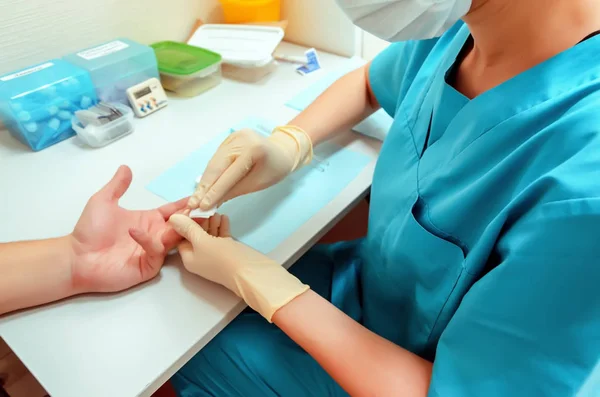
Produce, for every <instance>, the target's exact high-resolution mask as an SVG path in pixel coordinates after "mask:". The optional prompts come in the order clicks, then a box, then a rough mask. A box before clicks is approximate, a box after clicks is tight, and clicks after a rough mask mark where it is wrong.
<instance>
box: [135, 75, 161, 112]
mask: <svg viewBox="0 0 600 397" xmlns="http://www.w3.org/2000/svg"><path fill="white" fill-rule="evenodd" d="M125 92H126V93H127V98H129V103H130V104H131V107H132V108H133V111H134V112H135V115H136V116H138V117H146V116H147V115H149V114H152V113H154V112H156V111H157V110H159V109H162V108H164V107H165V106H167V95H166V94H165V90H163V88H162V85H161V84H160V81H159V80H158V79H157V78H155V77H152V78H151V79H148V80H146V81H144V82H143V83H140V84H137V85H134V86H133V87H129V88H128V89H127V91H125Z"/></svg>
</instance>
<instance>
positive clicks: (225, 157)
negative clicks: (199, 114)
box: [188, 125, 313, 211]
mask: <svg viewBox="0 0 600 397" xmlns="http://www.w3.org/2000/svg"><path fill="white" fill-rule="evenodd" d="M312 156H313V148H312V142H311V139H310V137H309V136H308V134H307V133H306V132H304V130H302V129H301V128H299V127H295V126H289V125H288V126H282V127H277V128H275V130H273V133H272V134H271V135H270V136H269V137H265V136H263V135H261V134H259V133H257V132H255V131H253V130H250V129H244V130H240V131H237V132H234V133H233V134H231V135H230V136H229V137H228V138H227V139H226V140H225V141H224V142H223V143H222V144H221V146H220V147H219V149H218V150H217V152H216V153H215V155H214V156H213V158H212V159H211V160H210V162H209V163H208V166H207V168H206V170H205V171H204V174H203V175H202V179H201V181H200V183H199V184H198V186H197V187H196V192H195V193H194V194H193V195H192V197H190V200H189V202H188V207H189V208H192V209H195V208H198V207H199V208H200V209H202V210H205V211H206V210H209V209H210V208H213V207H215V206H219V205H220V204H222V203H223V202H225V201H227V200H231V199H232V198H235V197H238V196H241V195H244V194H248V193H253V192H256V191H259V190H262V189H265V188H267V187H269V186H272V185H274V184H276V183H277V182H279V181H281V180H282V179H284V178H285V177H286V176H287V175H288V174H290V173H292V172H293V171H295V170H297V169H298V168H300V167H302V166H303V165H306V164H308V163H309V162H310V161H311V160H312Z"/></svg>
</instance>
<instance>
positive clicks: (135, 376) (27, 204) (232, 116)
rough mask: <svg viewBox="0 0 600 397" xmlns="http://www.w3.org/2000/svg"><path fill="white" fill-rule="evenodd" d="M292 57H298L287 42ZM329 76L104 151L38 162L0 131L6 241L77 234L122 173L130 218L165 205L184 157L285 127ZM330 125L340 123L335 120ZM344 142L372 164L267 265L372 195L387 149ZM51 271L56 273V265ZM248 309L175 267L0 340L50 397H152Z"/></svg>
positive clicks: (289, 81)
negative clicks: (92, 203) (248, 121)
mask: <svg viewBox="0 0 600 397" xmlns="http://www.w3.org/2000/svg"><path fill="white" fill-rule="evenodd" d="M282 46H283V48H282V50H283V51H285V52H286V53H288V54H292V55H300V54H302V53H303V50H304V49H302V48H300V47H296V46H293V45H290V44H286V43H284V44H282ZM321 61H322V63H323V65H324V70H323V71H320V72H318V73H314V74H312V75H309V76H304V77H303V76H300V75H299V74H297V73H296V72H295V71H294V65H281V66H280V67H279V68H278V70H277V71H276V72H275V73H274V74H273V75H272V76H271V77H270V78H269V79H267V80H266V81H264V82H261V83H257V84H244V83H238V82H233V81H229V80H224V82H223V83H222V84H221V85H220V86H219V87H217V88H215V89H213V90H212V91H210V92H207V93H205V94H203V95H200V96H198V97H196V98H192V99H177V98H171V100H170V104H169V106H168V107H167V108H165V109H164V110H161V111H160V112H158V113H156V114H154V115H151V116H149V117H147V118H146V119H142V120H136V131H135V132H134V133H133V134H132V135H130V136H128V137H126V138H124V139H122V140H120V141H118V142H115V143H113V144H111V145H109V146H106V147H104V148H102V149H88V148H84V147H82V146H81V145H80V144H79V143H78V140H77V139H76V138H75V139H70V140H68V141H65V142H62V143H60V144H58V145H55V146H53V147H51V148H48V149H46V150H43V151H41V152H39V153H33V152H31V151H29V150H28V149H27V148H25V147H24V146H22V145H21V144H19V143H18V142H17V141H15V140H14V139H13V138H12V137H10V136H8V134H7V133H6V132H5V131H2V132H0V186H2V188H1V193H0V241H1V242H7V241H15V240H26V239H40V238H48V237H54V236H60V235H64V234H67V233H69V232H70V231H71V230H72V228H73V226H74V224H75V222H76V221H77V219H78V217H79V215H80V213H81V210H82V209H83V206H84V205H85V203H86V201H87V200H88V198H89V197H90V196H91V195H92V194H93V193H94V192H95V191H96V190H98V189H99V188H100V187H101V186H103V185H104V184H105V183H106V182H107V181H108V180H109V179H110V177H111V176H112V175H113V173H114V172H115V170H116V169H117V167H118V166H119V165H120V164H127V165H129V166H130V167H131V168H132V170H133V175H134V178H133V183H132V185H131V188H130V189H129V191H128V192H127V193H126V195H125V196H124V197H123V199H122V200H121V205H122V206H123V207H126V208H135V209H145V208H152V207H156V206H159V205H161V204H164V202H163V201H162V200H161V199H160V198H159V197H157V196H155V195H153V194H151V193H150V192H149V191H147V190H146V189H145V186H146V185H147V184H148V182H150V181H151V180H152V179H153V178H155V177H156V176H158V175H160V174H161V173H162V172H163V171H164V170H166V169H168V168H169V167H170V166H171V165H173V164H175V163H177V161H178V160H180V159H182V158H183V157H184V156H185V155H187V154H188V153H190V152H192V151H193V150H195V149H197V148H198V147H200V146H201V145H202V144H203V143H206V142H208V141H209V140H210V139H211V138H212V137H214V136H215V135H217V134H219V133H221V132H223V131H225V130H227V129H229V128H230V127H231V126H232V125H233V124H234V123H236V122H239V121H241V120H243V119H244V118H246V117H248V116H257V117H263V118H265V119H270V120H273V121H275V122H281V123H283V122H286V121H288V120H289V119H291V118H292V117H293V116H294V115H295V114H296V112H295V111H293V110H291V109H289V108H287V107H285V106H284V103H285V102H286V101H287V100H288V99H290V98H291V97H292V96H293V95H295V94H296V93H297V92H300V91H301V90H302V89H304V88H305V87H307V86H309V85H310V84H312V83H313V82H314V81H316V80H317V79H319V78H320V77H322V76H323V75H324V74H325V73H327V72H329V71H331V70H335V69H336V68H337V67H339V66H341V65H342V64H343V62H345V61H346V59H345V58H341V57H338V56H334V55H329V54H321ZM332 117H334V115H332ZM339 142H340V143H343V144H344V145H347V146H348V147H351V148H353V149H355V150H358V151H362V152H364V153H367V154H368V155H370V156H372V158H373V162H372V163H371V164H370V165H369V166H368V167H366V169H365V170H364V171H363V172H362V173H361V174H360V175H359V176H358V177H357V178H356V179H355V180H354V181H353V182H352V183H351V184H349V185H348V186H347V188H346V189H345V190H344V191H343V192H342V193H341V194H339V195H338V196H337V197H336V198H335V199H334V200H333V201H331V202H330V203H329V205H327V206H326V207H325V208H323V209H322V210H321V211H320V212H319V213H318V215H316V216H314V217H313V218H312V219H310V220H309V221H308V222H307V223H305V224H304V225H303V226H302V227H301V228H300V229H298V230H297V231H296V232H295V233H294V234H293V235H292V236H291V237H290V238H289V239H287V240H286V241H285V242H284V243H282V244H281V245H280V246H279V247H277V249H275V250H274V251H273V252H272V253H271V254H270V256H271V257H272V258H273V259H275V260H277V261H279V262H281V263H284V264H285V265H286V266H289V265H290V264H292V263H293V262H294V261H295V260H296V259H297V258H298V257H299V256H300V255H302V254H303V253H304V252H305V251H306V250H307V249H308V248H310V246H311V245H312V244H314V243H315V242H316V241H317V240H318V239H319V238H320V237H321V236H322V235H323V234H324V233H325V232H326V231H327V230H328V229H329V228H330V227H331V226H332V225H333V224H335V222H336V221H337V220H338V219H340V218H341V217H342V216H343V215H344V214H345V213H346V212H347V211H348V210H349V209H351V208H352V206H353V204H355V203H356V202H357V201H358V200H359V199H360V198H361V197H363V196H364V194H365V192H366V191H367V190H368V188H369V187H370V185H371V181H372V174H373V168H374V163H375V159H376V156H377V153H378V150H379V146H380V145H379V143H377V142H374V141H373V140H370V139H366V138H361V137H359V136H358V135H355V134H351V133H350V132H348V133H347V134H345V135H343V136H341V137H340V138H339ZM49 265H51V264H49ZM243 308H244V304H243V302H241V301H240V300H239V299H238V298H237V297H234V296H233V295H232V294H231V293H229V292H228V291H226V290H225V289H223V288H221V287H219V286H217V285H214V284H211V283H209V282H207V281H204V280H202V279H201V278H199V277H196V276H193V275H191V274H188V273H187V272H186V271H185V270H184V269H183V267H182V266H181V263H180V261H179V258H178V257H170V258H169V259H168V261H167V264H166V266H165V267H164V268H163V270H162V271H161V273H160V275H159V276H158V277H157V278H156V279H155V280H153V281H151V282H150V283H147V284H145V285H143V286H139V287H137V288H135V289H133V290H130V291H127V292H123V293H120V294H115V295H94V296H82V297H77V298H74V299H68V300H65V301H62V302H59V303H55V304H51V305H47V306H45V307H41V308H36V309H32V310H29V311H24V312H21V313H17V314H13V315H10V316H5V317H3V318H0V336H2V337H3V338H4V339H5V341H6V342H7V343H8V344H9V345H10V347H11V348H12V349H13V351H14V352H15V353H16V354H17V355H18V356H19V357H20V358H21V360H22V361H23V362H24V363H25V365H26V366H27V367H28V368H29V370H30V371H31V372H32V373H33V375H34V376H35V377H36V378H37V379H38V380H39V381H40V382H41V384H42V385H43V386H44V387H45V388H46V390H47V391H48V392H49V393H50V394H51V395H52V396H53V397H71V396H72V397H81V396H86V397H96V396H98V397H106V396H124V397H130V396H149V395H151V394H152V393H153V392H154V391H155V390H156V389H158V388H159V387H160V385H162V384H163V383H164V382H165V381H167V380H168V379H169V378H170V377H171V376H172V375H173V374H174V373H175V372H176V371H177V370H178V369H179V368H181V367H182V366H183V365H184V364H185V363H186V362H187V361H188V360H189V359H190V358H191V357H192V356H193V355H194V354H196V353H197V352H198V351H199V350H200V349H201V348H202V347H203V346H204V345H206V344H207V343H208V342H209V341H210V340H211V338H213V337H214V336H215V335H216V334H217V333H218V332H219V331H220V330H222V329H223V328H224V327H225V326H226V325H227V324H228V323H229V322H230V321H231V320H232V319H233V318H235V316H236V315H238V314H239V313H240V312H241V310H243Z"/></svg>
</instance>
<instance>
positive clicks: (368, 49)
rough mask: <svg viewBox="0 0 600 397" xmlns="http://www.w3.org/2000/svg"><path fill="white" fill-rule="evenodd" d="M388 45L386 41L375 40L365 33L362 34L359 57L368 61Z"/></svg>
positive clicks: (375, 38)
mask: <svg viewBox="0 0 600 397" xmlns="http://www.w3.org/2000/svg"><path fill="white" fill-rule="evenodd" d="M388 45H390V43H388V42H387V41H384V40H381V39H380V38H377V37H375V36H373V35H372V34H369V33H367V32H362V48H361V56H362V57H363V58H364V59H366V60H368V61H370V60H371V59H373V58H375V56H376V55H377V54H379V53H380V52H381V51H383V50H384V49H385V48H386V47H387V46H388Z"/></svg>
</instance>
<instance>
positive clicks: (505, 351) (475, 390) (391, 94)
mask: <svg viewBox="0 0 600 397" xmlns="http://www.w3.org/2000/svg"><path fill="white" fill-rule="evenodd" d="M468 38H469V31H468V29H467V27H466V26H465V25H463V24H462V23H459V24H457V25H456V26H455V27H454V28H453V29H452V30H451V31H449V32H448V33H446V34H445V35H444V36H443V37H441V38H440V39H435V40H428V41H420V42H406V43H396V44H392V45H391V46H390V47H388V49H387V50H385V51H384V52H383V53H381V54H380V55H379V56H378V57H377V58H376V59H375V60H374V61H373V63H372V65H371V68H370V76H369V80H370V83H371V87H372V90H373V92H374V94H375V97H376V98H377V100H378V102H379V103H380V104H381V106H382V107H383V108H384V109H385V111H386V112H387V113H389V114H390V115H391V116H393V118H394V124H393V126H392V128H391V131H390V133H389V135H388V137H387V138H386V140H385V142H384V144H383V147H382V150H381V155H380V158H379V162H378V164H377V167H376V171H375V175H374V181H373V187H372V194H371V210H370V211H371V212H370V219H369V232H368V236H367V238H366V239H365V240H364V241H363V242H362V243H361V245H360V260H361V261H362V264H361V276H360V289H361V290H360V296H361V310H360V316H361V319H360V321H361V322H362V323H363V324H364V325H365V326H366V327H368V328H369V329H371V330H373V331H374V332H376V333H377V334H379V335H381V336H383V337H385V338H387V339H389V340H390V341H392V342H394V343H396V344H398V345H400V346H402V347H404V348H406V349H408V350H410V351H412V352H414V353H417V354H419V355H421V356H422V357H425V358H427V359H430V360H432V361H434V367H433V377H432V383H431V387H430V391H429V395H430V396H467V395H468V396H492V395H500V396H517V395H518V396H572V395H581V396H591V395H600V37H598V36H596V37H593V38H591V39H589V40H587V41H585V42H583V43H581V44H578V45H576V46H574V47H573V48H571V49H569V50H567V51H565V52H563V53H561V54H559V55H557V56H555V57H554V58H552V59H550V60H548V61H546V62H544V63H542V64H540V65H538V66H536V67H534V68H533V69H531V70H529V71H526V72H524V73H522V74H520V75H518V76H516V77H514V78H512V79H511V80H509V81H507V82H505V83H503V84H502V85H500V86H498V87H496V88H493V89H491V90H489V91H487V92H485V93H483V94H481V95H480V96H478V97H476V98H474V99H472V100H469V99H468V98H466V97H465V96H463V95H462V94H460V93H459V92H458V91H456V90H455V89H454V88H453V87H451V86H450V85H449V84H447V82H446V78H447V74H448V72H449V71H450V70H451V68H452V67H453V65H454V63H455V60H456V58H457V56H458V55H459V53H460V52H461V49H462V48H463V46H464V45H465V42H466V41H467V39H468ZM430 125H431V128H430Z"/></svg>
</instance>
